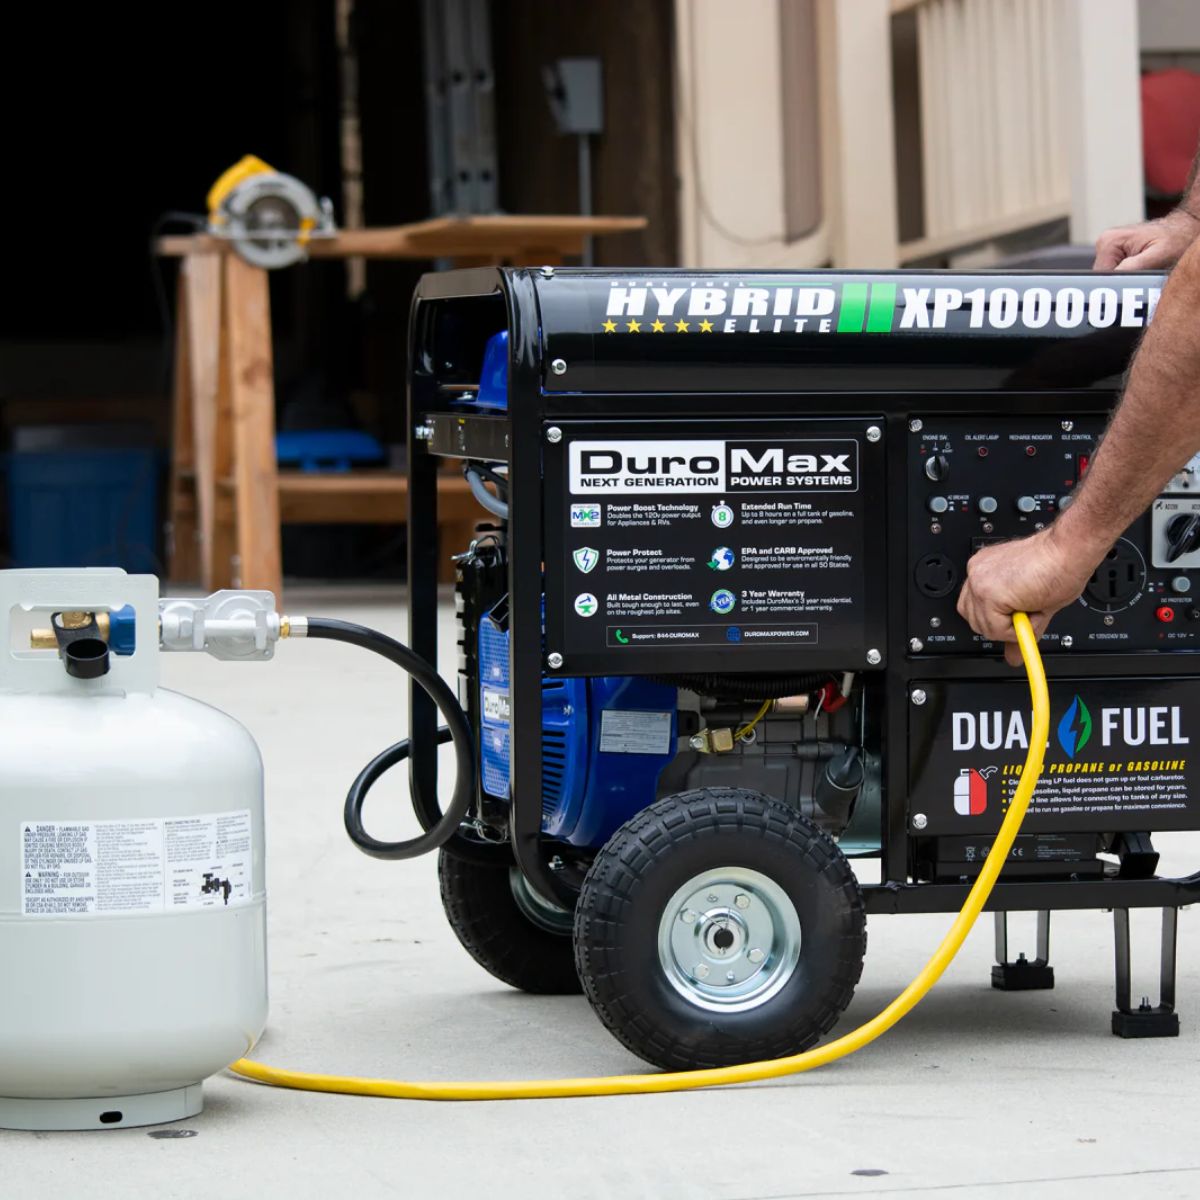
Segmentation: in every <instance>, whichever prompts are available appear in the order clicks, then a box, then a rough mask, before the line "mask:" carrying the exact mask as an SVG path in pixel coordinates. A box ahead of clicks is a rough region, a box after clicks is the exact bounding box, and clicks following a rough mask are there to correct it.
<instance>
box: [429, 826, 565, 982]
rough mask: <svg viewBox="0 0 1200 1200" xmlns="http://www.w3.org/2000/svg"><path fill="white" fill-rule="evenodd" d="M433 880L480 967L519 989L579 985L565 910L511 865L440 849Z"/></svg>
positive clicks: (449, 917) (457, 931)
mask: <svg viewBox="0 0 1200 1200" xmlns="http://www.w3.org/2000/svg"><path fill="white" fill-rule="evenodd" d="M438 883H439V885H440V889H441V893H442V907H443V908H444V909H445V911H446V919H447V920H448V921H449V922H450V928H451V929H453V930H454V933H455V936H456V937H457V938H458V940H459V941H460V942H462V944H463V947H464V948H465V949H466V951H467V953H468V954H470V956H471V957H472V958H473V959H474V960H475V961H476V962H477V963H478V964H479V965H480V966H481V967H483V969H484V970H485V971H488V972H489V973H490V974H492V975H494V976H495V977H496V978H497V979H500V980H502V981H503V982H504V983H507V984H509V985H510V986H512V987H515V988H520V989H521V990H522V991H525V992H538V993H541V994H543V995H562V994H569V993H574V992H578V991H579V976H578V975H577V974H576V973H575V959H574V954H573V951H572V947H571V924H572V918H571V914H570V913H569V912H567V911H566V910H565V909H561V908H555V907H553V906H551V905H549V904H547V903H546V902H545V901H544V900H542V899H541V897H540V896H538V895H537V893H536V892H534V891H533V890H532V889H531V888H530V887H529V885H528V884H527V883H526V882H525V877H524V876H523V875H522V874H521V873H520V872H519V871H518V870H517V869H516V868H515V867H509V866H495V865H491V864H487V865H483V864H479V863H471V862H465V861H463V860H462V859H460V858H457V857H455V856H454V855H453V854H449V853H447V851H446V850H441V851H440V852H439V853H438Z"/></svg>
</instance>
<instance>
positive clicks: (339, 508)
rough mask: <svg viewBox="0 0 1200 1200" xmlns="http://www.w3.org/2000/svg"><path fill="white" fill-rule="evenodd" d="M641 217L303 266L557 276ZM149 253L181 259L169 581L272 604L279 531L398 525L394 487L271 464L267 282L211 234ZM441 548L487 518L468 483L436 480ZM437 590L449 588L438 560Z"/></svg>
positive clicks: (485, 232) (501, 230)
mask: <svg viewBox="0 0 1200 1200" xmlns="http://www.w3.org/2000/svg"><path fill="white" fill-rule="evenodd" d="M645 225H646V220H645V218H644V217H572V216H494V217H435V218H433V219H432V220H429V221H419V222H416V223H415V224H412V225H398V226H395V227H392V228H381V229H347V230H342V231H341V232H339V233H338V234H336V235H335V236H334V237H331V238H319V239H315V240H314V241H313V242H312V243H311V245H310V246H309V255H310V257H312V258H356V257H362V258H373V259H418V260H420V259H435V258H439V259H441V258H444V259H450V260H451V261H452V262H453V264H454V265H455V266H485V265H491V264H502V263H509V264H512V265H514V266H538V265H542V264H551V265H558V264H560V263H562V261H563V260H564V259H565V258H568V257H573V256H577V255H579V254H580V253H581V252H582V250H583V247H584V244H585V242H586V241H587V240H588V239H589V238H598V237H604V236H606V235H608V234H615V233H627V232H629V231H631V230H637V229H642V228H644V227H645ZM157 249H158V253H159V254H160V255H162V256H164V257H172V258H179V259H181V260H182V261H181V263H180V271H179V286H178V296H179V299H178V309H177V320H176V338H175V385H174V433H173V438H172V441H173V454H172V460H171V489H170V522H171V537H170V539H169V546H168V550H169V569H168V574H169V576H170V578H171V579H172V580H187V581H192V580H197V579H198V580H199V581H200V582H201V584H202V585H203V586H204V587H205V588H206V589H207V590H210V591H211V590H214V589H216V588H220V587H246V588H266V589H268V590H270V591H272V592H274V593H275V595H276V596H277V597H278V596H280V595H281V594H282V576H281V553H280V524H281V522H283V521H305V522H312V521H315V522H330V523H333V522H345V521H364V522H373V521H377V522H386V523H391V522H399V521H403V520H405V519H406V517H407V512H408V508H407V504H408V486H407V479H406V478H405V477H404V475H403V474H399V473H395V472H386V471H371V472H350V473H337V474H332V473H331V474H327V475H318V474H313V473H308V472H302V471H279V470H278V469H277V467H276V463H275V388H274V379H273V372H274V366H273V354H272V347H271V313H270V299H269V293H268V288H267V273H266V272H265V271H264V270H262V269H261V268H258V267H254V266H251V265H250V264H248V263H246V262H244V261H243V260H242V259H240V258H239V257H238V256H237V255H236V254H235V253H234V252H233V248H232V246H231V245H230V243H229V242H228V241H226V240H224V239H222V238H215V237H212V236H211V235H209V234H190V235H183V236H167V237H162V238H160V239H159V241H158V244H157ZM439 492H440V493H441V496H440V503H439V514H440V515H443V528H442V529H441V530H439V541H440V542H441V544H442V545H443V546H446V547H448V548H449V547H452V546H455V547H465V546H466V544H467V542H468V541H469V540H470V534H471V529H472V528H473V526H474V523H475V522H476V521H477V520H478V519H479V518H480V517H482V516H483V515H484V512H483V509H482V508H480V507H479V506H478V505H477V504H476V502H475V500H474V498H473V497H472V496H471V495H470V492H469V491H468V490H467V486H466V483H465V481H464V480H462V479H459V478H458V477H457V476H445V477H444V478H443V479H442V480H441V481H439ZM443 558H444V559H445V563H444V572H443V578H446V579H450V578H452V577H453V573H452V568H451V564H450V561H449V556H448V550H447V553H445V554H443Z"/></svg>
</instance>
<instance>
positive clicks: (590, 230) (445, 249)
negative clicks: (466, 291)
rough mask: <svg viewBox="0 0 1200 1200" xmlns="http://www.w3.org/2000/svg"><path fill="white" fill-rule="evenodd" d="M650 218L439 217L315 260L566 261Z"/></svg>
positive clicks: (199, 250)
mask: <svg viewBox="0 0 1200 1200" xmlns="http://www.w3.org/2000/svg"><path fill="white" fill-rule="evenodd" d="M646 224H647V222H646V218H645V217H636V216H635V217H602V216H598V217H578V216H494V217H434V218H433V219H431V220H428V221H417V222H415V223H413V224H411V225H396V226H391V227H381V228H375V229H343V230H341V231H340V232H339V233H337V234H336V235H335V236H334V237H331V238H317V239H315V240H314V241H313V242H312V243H311V245H310V246H309V254H310V256H311V257H312V258H349V257H356V256H361V257H363V258H415V259H422V258H443V257H445V258H455V257H458V256H469V255H482V256H486V257H488V258H494V259H505V260H507V259H510V258H517V257H528V256H529V254H530V251H535V250H538V249H539V248H541V247H548V248H553V249H554V250H555V251H556V252H557V253H558V255H559V256H560V261H561V258H562V257H564V256H566V255H572V254H578V253H579V251H580V249H581V248H582V246H583V242H584V239H586V238H588V237H605V236H606V235H609V234H618V233H630V232H634V231H637V230H640V229H644V228H645V227H646ZM157 250H158V253H159V254H160V255H163V256H165V257H173V256H178V255H195V254H226V253H228V252H229V251H230V250H232V246H231V245H230V243H229V242H228V241H226V240H224V239H222V238H214V237H212V236H211V235H210V234H205V233H200V234H173V235H169V236H167V237H161V238H159V239H158V242H157Z"/></svg>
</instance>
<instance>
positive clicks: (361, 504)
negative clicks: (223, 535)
mask: <svg viewBox="0 0 1200 1200" xmlns="http://www.w3.org/2000/svg"><path fill="white" fill-rule="evenodd" d="M230 489H232V481H230ZM437 493H438V579H439V580H440V581H441V582H442V583H452V582H453V581H454V562H453V555H455V554H458V553H459V552H460V551H462V550H465V549H466V548H467V546H469V545H470V543H471V539H472V538H473V536H474V532H475V526H476V525H477V524H478V523H479V522H480V521H486V520H489V519H491V518H490V514H489V513H487V512H486V511H485V510H484V509H483V508H482V507H481V506H480V504H479V503H478V501H477V500H476V499H475V497H474V496H472V495H471V489H470V488H469V487H468V486H467V481H466V480H465V479H463V478H462V477H461V476H459V475H439V476H438V481H437ZM279 508H280V514H281V517H282V520H283V521H284V522H285V523H296V524H388V525H391V524H397V525H399V524H403V523H404V522H406V521H407V520H408V479H407V477H406V476H404V475H395V474H390V473H388V472H386V471H356V472H354V473H352V474H350V473H346V474H343V473H340V472H339V473H337V474H332V473H330V474H316V473H313V472H305V471H281V472H280V473H279Z"/></svg>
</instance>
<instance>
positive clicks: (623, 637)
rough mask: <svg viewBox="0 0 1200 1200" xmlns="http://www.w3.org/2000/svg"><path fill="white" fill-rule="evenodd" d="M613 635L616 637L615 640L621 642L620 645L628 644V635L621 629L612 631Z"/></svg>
mask: <svg viewBox="0 0 1200 1200" xmlns="http://www.w3.org/2000/svg"><path fill="white" fill-rule="evenodd" d="M613 637H615V638H616V639H617V641H618V642H620V643H621V645H622V646H628V645H629V635H628V634H626V632H625V631H624V630H623V629H618V630H616V631H615V632H614V633H613Z"/></svg>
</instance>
